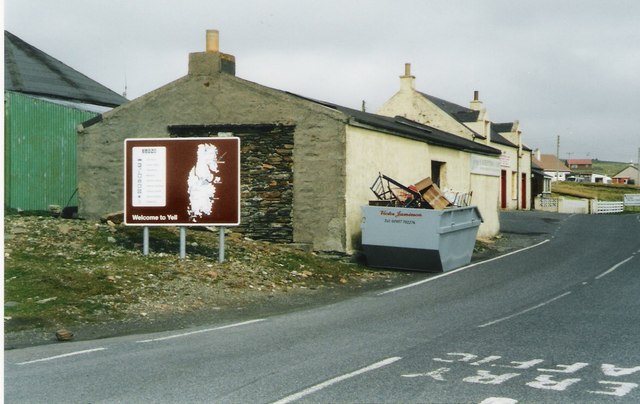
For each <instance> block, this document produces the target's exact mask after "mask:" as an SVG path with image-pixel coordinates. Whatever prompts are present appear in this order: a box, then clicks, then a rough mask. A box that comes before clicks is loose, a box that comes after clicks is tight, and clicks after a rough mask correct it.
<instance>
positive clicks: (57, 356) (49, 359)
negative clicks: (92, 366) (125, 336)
mask: <svg viewBox="0 0 640 404" xmlns="http://www.w3.org/2000/svg"><path fill="white" fill-rule="evenodd" d="M105 349H107V348H94V349H87V350H84V351H76V352H69V353H66V354H62V355H56V356H50V357H48V358H42V359H35V360H32V361H26V362H20V363H16V365H29V364H31V363H36V362H46V361H51V360H54V359H61V358H67V357H69V356H75V355H82V354H87V353H91V352H98V351H104V350H105Z"/></svg>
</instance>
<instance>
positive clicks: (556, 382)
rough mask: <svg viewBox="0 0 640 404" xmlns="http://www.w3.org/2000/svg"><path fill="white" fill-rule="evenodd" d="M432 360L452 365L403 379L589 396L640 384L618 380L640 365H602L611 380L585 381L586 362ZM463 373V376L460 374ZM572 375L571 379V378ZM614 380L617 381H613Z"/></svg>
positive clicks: (452, 355) (461, 355) (454, 356)
mask: <svg viewBox="0 0 640 404" xmlns="http://www.w3.org/2000/svg"><path fill="white" fill-rule="evenodd" d="M431 361H433V362H436V363H446V364H449V365H448V367H439V368H437V369H434V370H428V371H426V372H422V373H408V374H402V375H401V376H402V377H404V378H420V377H423V378H429V379H432V380H435V381H436V382H451V381H455V380H456V375H458V376H457V378H458V379H460V380H462V381H463V382H465V383H472V384H484V385H501V384H503V383H511V382H514V381H515V380H520V383H523V384H524V385H525V386H528V387H530V388H534V389H538V390H549V391H557V392H563V391H568V390H571V389H577V388H581V389H582V391H585V392H587V393H589V394H600V395H609V396H617V397H623V396H625V395H627V394H629V393H630V392H631V391H633V390H634V389H636V388H637V387H638V383H635V382H634V381H629V380H619V379H620V378H624V377H628V376H630V375H634V374H635V373H639V372H640V366H632V367H623V366H619V365H615V364H610V363H605V364H601V365H599V366H598V369H599V371H600V372H601V374H602V378H603V379H605V378H606V379H608V380H597V381H584V380H583V378H582V377H581V376H580V373H581V372H585V371H587V369H588V368H590V367H591V368H592V369H591V370H592V371H593V366H592V365H590V364H589V363H586V362H573V363H566V364H558V363H553V364H551V363H550V364H549V365H548V366H543V365H544V362H545V360H544V359H538V358H536V359H527V360H507V359H504V358H503V357H502V356H499V355H487V356H482V355H477V354H474V353H469V352H449V353H446V354H444V355H440V356H438V357H434V358H431ZM472 366H473V367H474V368H472ZM478 367H482V369H478ZM488 368H492V369H491V370H489V369H488ZM500 368H503V369H515V370H520V371H521V372H499V371H498V369H500ZM461 372H462V375H460V373H461ZM533 372H535V373H533ZM564 375H566V376H564ZM569 375H571V376H570V377H569ZM563 376H564V377H563ZM611 378H614V379H618V380H610V379H611ZM590 380H593V379H590ZM595 383H597V384H595Z"/></svg>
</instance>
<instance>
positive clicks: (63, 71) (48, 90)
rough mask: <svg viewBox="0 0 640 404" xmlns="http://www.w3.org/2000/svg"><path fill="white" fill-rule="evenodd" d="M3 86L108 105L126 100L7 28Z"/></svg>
mask: <svg viewBox="0 0 640 404" xmlns="http://www.w3.org/2000/svg"><path fill="white" fill-rule="evenodd" d="M4 89H5V90H6V91H16V92H21V93H27V94H33V95H40V96H48V97H52V98H60V99H64V100H70V101H79V102H84V103H87V104H95V105H103V106H108V107H115V106H118V105H120V104H123V103H125V102H126V101H127V99H126V98H124V97H123V96H121V95H120V94H118V93H116V92H114V91H112V90H110V89H108V88H107V87H105V86H103V85H102V84H100V83H97V82H96V81H94V80H92V79H90V78H89V77H87V76H85V75H84V74H82V73H80V72H78V71H76V70H74V69H72V68H71V67H69V66H67V65H65V64H64V63H62V62H60V61H59V60H57V59H55V58H53V57H51V56H49V55H47V54H46V53H44V52H42V51H41V50H39V49H37V48H35V47H33V46H31V45H29V44H28V43H26V42H25V41H23V40H22V39H20V38H18V37H17V36H15V35H13V34H12V33H10V32H8V31H4Z"/></svg>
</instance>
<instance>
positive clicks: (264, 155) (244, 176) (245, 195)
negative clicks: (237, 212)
mask: <svg viewBox="0 0 640 404" xmlns="http://www.w3.org/2000/svg"><path fill="white" fill-rule="evenodd" d="M169 132H170V133H171V134H172V135H174V136H180V137H203V136H217V135H218V133H219V132H227V133H231V134H233V136H237V137H239V138H240V164H241V165H240V183H241V188H240V193H241V196H240V200H241V202H240V209H241V224H240V226H238V227H235V228H234V231H238V232H240V233H242V234H244V235H245V236H246V237H249V238H252V239H255V240H269V241H273V242H282V243H291V242H293V222H292V220H293V219H292V209H293V150H294V144H293V133H294V126H290V125H269V124H265V125H231V126H230V125H224V126H223V125H206V126H205V125H203V126H193V125H192V126H173V127H170V128H169Z"/></svg>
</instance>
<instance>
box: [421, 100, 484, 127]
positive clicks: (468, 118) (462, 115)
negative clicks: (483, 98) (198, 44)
mask: <svg viewBox="0 0 640 404" xmlns="http://www.w3.org/2000/svg"><path fill="white" fill-rule="evenodd" d="M419 94H421V95H422V96H423V97H425V98H426V99H428V100H429V101H431V102H432V103H434V104H436V105H437V106H438V107H440V109H442V110H443V111H444V112H446V113H447V114H449V115H451V116H452V117H454V118H455V119H456V120H457V121H459V122H475V121H477V120H478V114H479V113H480V112H479V111H474V110H473V109H470V108H467V107H463V106H462V105H458V104H454V103H452V102H449V101H447V100H443V99H442V98H438V97H434V96H433V95H429V94H425V93H419Z"/></svg>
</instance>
